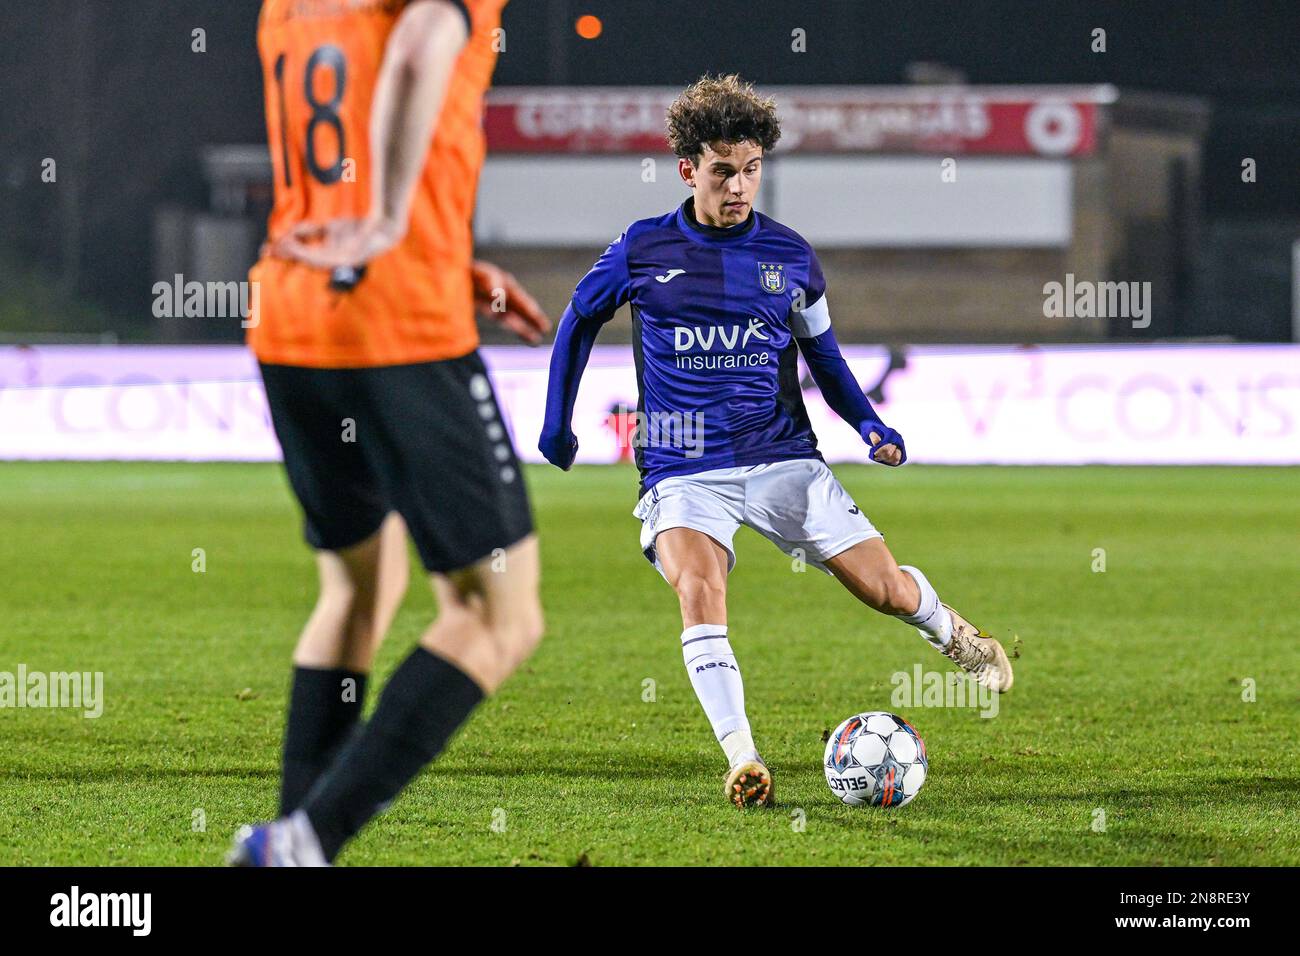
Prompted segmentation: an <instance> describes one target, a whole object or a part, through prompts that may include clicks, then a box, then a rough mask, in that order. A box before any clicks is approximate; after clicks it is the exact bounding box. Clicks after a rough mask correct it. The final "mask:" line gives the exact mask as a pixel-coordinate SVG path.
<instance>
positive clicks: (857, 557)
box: [824, 538, 1014, 693]
mask: <svg viewBox="0 0 1300 956" xmlns="http://www.w3.org/2000/svg"><path fill="white" fill-rule="evenodd" d="M824 563H825V565H826V567H827V569H828V570H829V571H830V572H831V573H832V574H833V575H835V577H836V578H837V579H838V580H839V582H840V583H841V584H843V585H844V587H845V588H847V589H848V591H849V593H850V594H852V595H853V596H854V597H856V598H857V599H858V600H859V601H861V602H862V603H863V604H865V605H867V606H868V607H870V608H874V609H875V610H877V611H880V612H881V613H882V614H889V615H892V616H893V617H897V618H901V619H902V620H904V621H906V622H907V623H909V624H912V625H914V626H916V627H917V629H918V630H920V631H921V634H922V636H923V637H925V639H926V640H927V641H929V642H930V643H931V644H933V645H934V646H935V648H937V649H938V650H939V651H940V652H941V653H942V654H944V655H946V656H947V657H948V658H950V659H951V660H952V661H953V662H955V663H956V664H957V666H959V667H960V668H962V669H963V670H965V671H966V672H968V673H969V674H970V675H971V676H972V677H974V678H975V680H976V681H978V682H979V683H980V684H982V685H984V686H985V687H988V688H990V689H992V690H995V691H997V692H999V693H1002V692H1005V691H1008V690H1010V689H1011V684H1012V681H1013V679H1014V675H1013V674H1012V670H1011V661H1010V660H1009V659H1008V658H1007V652H1006V651H1005V650H1004V649H1003V647H1002V645H1001V644H1000V643H999V642H998V641H997V640H996V639H994V638H992V637H990V636H989V635H987V634H985V633H984V632H982V631H981V630H980V629H979V628H977V627H975V625H973V624H971V623H970V621H968V620H966V619H965V618H964V617H962V616H961V615H960V614H958V613H957V612H956V611H954V610H953V609H952V608H951V607H949V606H948V605H946V604H943V603H941V602H940V601H939V598H938V595H937V594H935V593H934V588H933V587H931V586H930V582H929V581H927V580H926V579H925V575H923V574H921V572H920V571H919V570H917V569H916V568H910V567H899V565H898V563H897V562H896V561H895V560H894V556H893V555H892V554H890V552H889V548H887V547H886V546H885V542H884V541H882V540H881V539H880V538H871V539H869V540H867V541H859V542H858V543H857V544H855V545H853V547H851V548H849V549H848V550H847V551H843V552H841V553H840V554H837V555H836V556H835V557H833V558H830V559H829V560H827V561H826V562H824Z"/></svg>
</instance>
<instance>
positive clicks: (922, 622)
mask: <svg viewBox="0 0 1300 956" xmlns="http://www.w3.org/2000/svg"><path fill="white" fill-rule="evenodd" d="M899 570H900V571H906V572H907V573H908V574H910V575H911V576H912V580H914V581H916V586H917V587H918V588H920V589H921V603H920V605H919V606H918V607H917V609H916V612H915V613H913V614H900V615H898V619H899V620H900V621H906V622H907V623H908V624H911V625H914V626H915V627H916V629H917V630H918V631H920V632H921V636H922V637H924V638H925V639H926V640H927V641H929V642H930V643H931V644H933V645H934V646H935V647H936V648H937V649H939V650H943V649H944V648H945V647H947V646H948V642H949V641H951V640H952V616H951V615H950V614H949V613H948V609H947V608H946V607H944V606H943V605H942V604H940V603H939V595H938V594H937V593H936V592H935V590H934V587H933V586H932V585H931V584H930V582H929V581H927V580H926V577H925V575H924V574H922V573H921V572H920V570H919V569H917V568H913V567H909V566H907V565H900V566H899Z"/></svg>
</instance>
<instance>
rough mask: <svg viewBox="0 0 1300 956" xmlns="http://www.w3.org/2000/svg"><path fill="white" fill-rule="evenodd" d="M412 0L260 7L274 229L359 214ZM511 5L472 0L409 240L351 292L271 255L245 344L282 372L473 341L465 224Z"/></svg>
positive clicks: (456, 352)
mask: <svg viewBox="0 0 1300 956" xmlns="http://www.w3.org/2000/svg"><path fill="white" fill-rule="evenodd" d="M406 3H407V0H265V2H264V3H263V6H262V13H261V19H260V23H259V25H258V35H257V45H258V49H259V51H260V53H261V57H262V68H263V73H264V77H265V88H266V126H267V138H268V142H269V144H270V148H271V160H272V166H273V170H274V175H275V205H274V206H273V208H272V210H271V217H270V222H269V225H268V232H269V235H270V238H271V239H276V238H278V237H280V236H282V235H284V234H285V233H287V232H288V231H290V230H291V229H292V228H293V227H294V226H297V225H299V224H300V223H324V222H327V221H328V220H331V219H337V218H350V219H359V218H363V217H365V215H366V214H367V213H368V212H369V210H370V205H371V202H370V201H371V192H370V182H371V176H370V170H369V168H368V167H369V163H370V148H371V143H370V136H369V132H370V104H371V100H372V99H373V97H374V91H375V86H376V83H377V81H378V77H379V67H380V64H381V62H382V60H383V56H384V49H385V46H386V44H387V40H388V37H389V34H390V33H391V32H392V30H393V27H394V26H395V25H396V23H397V19H398V17H399V16H400V15H401V12H402V10H403V9H404V8H405V6H406ZM505 3H506V0H465V4H464V5H465V8H466V9H467V10H468V11H469V14H470V19H471V23H472V28H471V30H470V36H469V40H468V41H467V42H466V44H465V46H464V47H463V48H462V49H461V51H460V54H459V55H458V57H457V59H456V63H455V66H454V68H453V70H452V73H451V77H450V80H449V83H448V87H447V93H446V99H445V101H444V103H443V106H442V112H441V114H440V115H439V118H438V122H437V126H436V128H435V130H434V134H433V139H432V142H431V143H430V147H429V155H428V157H427V159H426V161H425V165H424V169H423V171H422V172H421V174H420V179H419V182H418V184H417V186H416V192H415V196H414V200H413V202H412V204H411V218H410V225H409V228H408V230H407V233H406V236H405V238H403V240H402V241H401V242H400V243H399V244H398V245H397V246H396V247H395V248H393V249H391V250H389V251H388V252H387V253H385V254H383V255H381V256H378V257H377V258H375V259H373V260H371V262H370V263H369V266H368V268H367V272H366V275H365V278H364V279H362V281H361V282H360V284H358V285H357V286H356V287H355V288H354V289H352V290H351V291H348V292H336V291H334V290H332V289H331V288H330V286H329V274H328V272H326V271H324V270H320V269H313V268H311V267H309V266H306V265H303V264H300V263H295V262H290V261H287V260H284V259H279V258H273V257H270V256H263V258H262V259H261V260H259V261H258V263H257V264H256V265H254V266H253V268H252V270H251V272H250V273H249V279H250V280H251V281H253V282H255V283H257V286H256V289H257V295H256V296H255V297H254V298H253V300H252V301H254V302H255V303H257V304H256V306H255V308H254V311H253V313H252V314H251V315H250V317H249V322H250V327H249V330H248V344H249V346H250V347H251V348H252V350H253V352H254V354H255V355H256V356H257V357H258V359H259V360H261V361H263V362H267V363H272V364H277V365H303V366H311V367H315V368H360V367H369V366H376V365H401V364H409V363H415V362H427V361H433V360H435V359H447V358H455V357H457V356H461V355H464V354H466V353H468V352H470V351H471V350H473V349H474V348H475V347H476V346H477V345H478V329H477V326H476V325H475V322H474V297H473V288H472V286H471V282H470V263H471V259H472V252H473V237H472V235H471V219H472V216H473V211H474V196H475V193H476V191H477V189H478V177H479V171H480V170H481V168H482V166H483V157H484V153H485V151H486V146H485V143H484V138H483V129H482V112H483V95H484V93H485V92H486V91H487V89H488V87H489V86H490V85H491V82H492V70H493V68H494V67H495V66H496V50H495V43H496V37H497V33H496V31H497V28H498V27H499V26H500V23H501V9H502V7H504V6H505Z"/></svg>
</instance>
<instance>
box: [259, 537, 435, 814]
mask: <svg viewBox="0 0 1300 956" xmlns="http://www.w3.org/2000/svg"><path fill="white" fill-rule="evenodd" d="M316 567H317V570H318V572H319V576H320V593H319V596H318V597H317V599H316V606H315V608H314V609H313V610H312V613H311V617H310V618H308V620H307V624H306V626H305V627H304V628H303V630H302V634H301V636H300V637H299V638H298V646H297V648H296V649H295V650H294V654H293V663H294V671H293V682H292V686H291V688H290V691H289V712H288V715H287V718H286V720H285V731H284V748H283V759H282V762H281V771H280V813H281V814H282V815H283V814H288V813H289V812H291V811H292V810H294V809H296V808H297V806H298V805H299V804H300V803H301V802H302V800H303V798H304V797H306V795H307V791H308V790H310V789H311V787H312V785H313V784H314V783H315V782H316V780H317V778H318V777H319V776H320V775H321V773H322V772H324V770H325V768H326V767H328V766H329V765H330V763H332V762H333V760H334V757H335V756H336V755H337V754H338V751H339V748H340V747H342V745H343V744H344V742H345V741H346V740H347V738H348V736H349V735H350V734H351V733H352V731H353V730H354V729H355V727H356V725H357V723H358V721H360V719H361V714H362V710H363V708H364V706H365V694H366V683H367V680H368V677H369V674H370V668H371V665H372V664H373V662H374V659H375V653H376V652H377V651H378V649H379V645H380V644H381V643H382V641H383V639H384V635H385V634H386V633H387V631H388V626H389V625H390V624H391V623H392V620H393V616H394V615H395V614H396V613H397V607H398V605H399V604H401V603H402V596H403V595H404V594H405V593H406V585H407V581H408V579H409V577H410V568H409V565H408V559H407V551H406V525H405V524H404V523H403V521H402V519H401V517H400V516H399V515H397V514H395V513H394V514H390V515H388V516H387V517H386V518H385V519H384V521H383V523H382V524H381V525H380V526H379V530H378V531H376V532H375V533H374V534H372V535H371V536H370V537H368V538H366V539H365V540H364V541H362V542H360V543H358V544H356V545H353V546H352V547H349V548H343V549H340V550H338V551H318V552H316Z"/></svg>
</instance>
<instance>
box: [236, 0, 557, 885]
mask: <svg viewBox="0 0 1300 956" xmlns="http://www.w3.org/2000/svg"><path fill="white" fill-rule="evenodd" d="M504 4H505V0H464V2H460V0H265V2H264V5H263V7H262V14H261V21H260V24H259V28H258V47H259V49H260V52H261V55H262V63H263V68H264V73H265V83H266V117H267V130H268V136H269V141H270V147H271V156H272V160H273V167H274V175H275V205H274V208H273V210H272V212H271V218H270V224H269V231H270V235H269V240H268V243H267V246H266V249H265V251H264V255H263V257H262V259H261V261H259V262H258V263H257V264H256V265H255V266H254V268H253V270H252V273H251V279H252V280H253V281H254V282H257V283H258V285H259V300H260V301H259V304H258V308H257V310H256V311H255V313H254V314H253V315H252V316H251V318H250V331H249V337H248V343H249V346H250V347H251V348H252V350H253V352H254V353H255V354H256V356H257V358H258V361H259V363H260V365H261V370H262V377H263V381H264V383H265V385H266V394H267V401H268V404H269V406H270V410H271V416H272V420H273V422H274V424H275V430H276V435H277V436H278V438H279V440H280V445H281V447H282V448H283V451H284V461H285V468H286V471H287V472H288V476H289V481H290V484H291V485H292V486H293V490H294V493H295V495H296V496H297V498H298V501H299V503H300V504H301V505H302V509H303V513H304V526H305V536H306V539H307V541H308V543H309V544H310V545H311V546H312V547H313V548H315V549H316V552H317V566H318V569H319V574H320V595H319V598H318V599H317V603H316V607H315V609H314V610H313V612H312V614H311V617H310V619H309V620H308V622H307V625H306V627H305V628H304V630H303V632H302V635H301V637H300V639H299V641H298V645H297V649H296V650H295V652H294V665H295V667H294V678H293V686H292V689H291V692H290V703H289V713H288V721H287V726H286V730H285V739H284V763H283V773H282V778H281V796H280V814H281V816H280V819H278V820H277V821H275V822H273V823H269V824H262V825H259V826H256V827H245V828H244V829H242V830H241V831H240V833H239V834H238V835H237V837H236V841H235V849H234V850H233V851H232V854H231V862H234V863H237V864H242V865H254V866H256V865H313V864H315V865H323V864H326V863H328V862H329V861H332V860H333V859H334V857H335V855H336V854H337V853H338V852H339V850H340V848H341V847H342V846H343V844H344V843H345V842H346V841H347V840H349V839H350V838H351V837H352V836H353V835H355V834H356V833H357V832H358V831H359V830H360V829H361V827H362V826H364V825H365V823H366V821H368V820H369V819H370V818H371V817H372V816H374V815H375V814H376V813H377V812H379V811H380V810H381V809H383V807H384V806H386V805H387V804H388V803H389V802H390V801H392V800H393V799H394V798H396V796H397V795H398V793H400V792H401V790H402V789H403V788H404V787H405V786H406V785H407V783H409V782H410V780H411V779H413V778H414V777H415V775H416V774H418V773H419V771H420V770H421V769H422V768H423V767H424V766H425V765H426V764H428V763H429V762H430V761H431V760H432V759H433V758H434V757H436V756H437V754H438V753H439V752H440V751H441V750H442V749H443V747H444V746H445V744H446V742H447V740H448V739H449V738H450V737H451V735H452V734H453V733H454V732H455V731H456V729H457V728H458V727H459V726H460V725H461V724H462V723H464V721H465V720H466V718H467V717H468V716H469V714H470V712H471V711H472V710H473V708H474V707H475V706H476V705H477V704H478V702H479V701H480V700H481V699H482V698H483V696H484V695H485V694H488V693H491V692H492V691H494V690H495V689H496V688H497V686H498V685H500V684H501V682H502V681H504V680H505V679H506V677H508V676H509V675H510V674H511V672H513V671H514V669H515V668H516V667H517V666H518V665H519V663H520V662H521V661H523V660H524V659H525V658H527V657H528V655H529V654H530V653H531V652H532V650H533V649H534V647H536V645H537V642H538V640H539V639H540V637H541V633H542V612H541V605H540V603H539V600H538V554H537V541H536V538H535V536H534V534H533V527H532V516H531V513H530V509H529V505H528V498H527V494H526V491H525V489H524V482H523V474H522V470H521V468H520V466H519V461H518V459H517V458H516V456H515V451H514V447H513V445H512V443H511V439H510V436H509V434H508V433H507V431H506V427H505V422H504V421H503V420H502V418H501V413H500V409H499V407H498V405H497V402H496V398H495V395H494V393H493V390H492V385H491V382H490V381H489V379H488V376H487V371H486V369H485V367H484V365H483V362H482V359H480V357H479V355H478V352H477V346H478V334H477V328H476V325H475V322H474V315H475V303H476V300H477V301H483V300H484V299H486V298H488V297H489V296H491V297H493V298H496V299H497V300H498V301H500V300H504V302H505V305H506V310H505V311H504V312H495V313H491V314H492V315H493V316H494V317H496V318H498V319H499V320H501V321H502V322H503V323H504V324H506V325H507V327H509V328H512V329H513V330H514V331H516V332H517V333H519V334H520V335H521V336H522V337H523V338H525V339H526V340H528V341H538V340H540V338H541V335H542V334H543V333H544V332H545V331H546V330H547V329H548V328H549V322H548V320H547V319H546V316H545V315H544V314H543V313H542V312H541V310H540V309H539V308H538V306H537V303H536V302H534V301H533V300H532V298H531V297H530V296H529V295H528V294H527V293H526V292H524V291H523V290H522V289H521V288H520V287H519V285H518V284H517V283H516V282H515V281H514V279H513V277H511V276H510V275H509V274H508V273H505V272H503V271H502V270H500V269H497V268H496V267H494V266H491V265H489V264H487V263H475V262H474V261H473V258H472V236H471V229H470V222H471V215H472V211H473V203H474V195H475V191H476V188H477V183H478V175H479V170H480V168H481V166H482V163H483V156H484V149H485V147H484V140H483V132H482V129H481V124H480V117H481V113H482V108H483V95H484V92H485V91H486V90H487V88H488V85H489V84H490V82H491V78H492V71H493V67H494V65H495V60H496V53H495V51H494V46H493V45H494V40H495V31H496V30H497V29H498V28H499V26H500V15H501V8H502V7H503V6H504ZM408 531H409V533H410V535H411V537H412V538H413V539H414V541H415V545H416V548H417V550H418V551H419V554H420V558H421V560H422V562H423V564H424V566H425V568H426V569H427V570H428V572H429V574H430V577H431V581H432V585H433V589H434V591H435V593H436V595H437V598H438V603H439V613H438V617H437V619H436V620H435V621H434V622H433V624H432V625H431V626H430V627H429V629H428V630H427V631H425V633H424V635H423V636H422V637H421V639H420V643H419V646H418V647H417V648H416V649H415V650H414V651H413V652H412V653H411V654H410V656H408V657H407V658H406V659H405V660H404V661H403V662H402V664H401V665H400V666H399V667H398V668H397V670H396V672H394V674H393V675H392V677H391V678H390V679H389V682H388V684H387V685H386V686H385V688H384V692H383V694H382V695H381V697H380V699H379V703H378V705H377V706H376V708H375V711H374V714H373V715H372V716H371V718H370V720H369V721H368V722H366V723H364V724H362V723H361V721H360V716H361V711H362V706H363V701H364V691H365V683H366V675H367V673H368V671H369V669H370V666H371V663H372V661H373V659H374V655H375V651H376V650H377V648H378V646H379V643H380V641H381V640H382V639H383V636H384V633H385V631H386V630H387V629H388V625H389V623H390V622H391V621H392V618H393V615H394V614H395V612H396V610H397V606H398V604H399V603H400V602H401V599H402V596H403V594H404V593H405V589H406V582H407V578H408V568H407V558H406V533H407V532H408Z"/></svg>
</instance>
